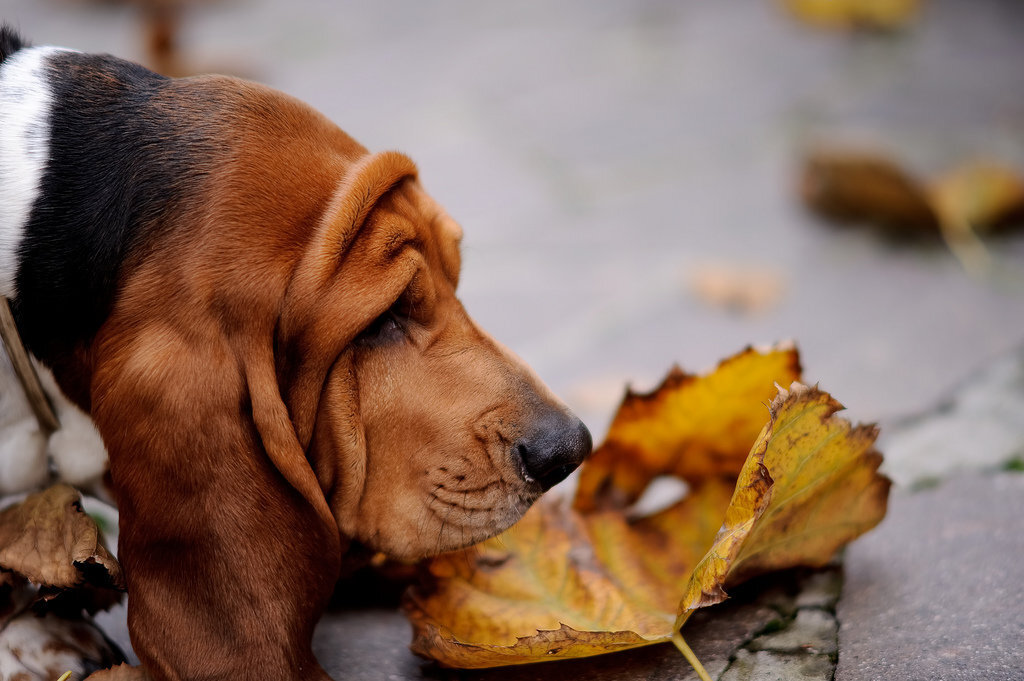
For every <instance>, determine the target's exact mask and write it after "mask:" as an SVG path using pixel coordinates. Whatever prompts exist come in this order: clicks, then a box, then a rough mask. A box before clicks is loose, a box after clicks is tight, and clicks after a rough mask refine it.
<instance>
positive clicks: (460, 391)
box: [62, 78, 564, 681]
mask: <svg viewBox="0 0 1024 681" xmlns="http://www.w3.org/2000/svg"><path fill="white" fill-rule="evenodd" d="M177 83H180V85H177V86H176V87H180V88H181V92H180V95H181V96H182V97H187V98H190V99H194V100H197V101H198V100H202V99H203V96H204V92H208V93H211V94H213V93H217V94H218V96H221V97H223V96H224V93H225V92H233V93H235V94H234V95H233V99H232V102H233V105H232V107H230V110H231V112H233V113H232V114H231V115H228V116H225V117H224V118H223V122H218V123H216V125H221V126H222V128H223V129H222V133H223V140H224V144H223V146H222V147H221V148H220V149H219V150H218V152H217V154H215V155H214V157H212V158H210V159H205V161H204V162H206V163H208V164H209V172H208V174H207V175H206V178H207V179H206V180H205V182H204V184H203V185H202V186H201V187H196V188H195V189H194V191H190V194H189V199H188V200H187V201H186V202H185V205H182V206H180V210H179V211H177V212H176V213H175V214H174V215H172V216H168V219H167V223H168V225H167V228H166V229H164V230H163V231H161V232H160V235H159V237H158V238H156V239H155V240H154V241H152V242H151V243H149V244H147V245H146V247H145V249H144V250H143V251H142V252H140V253H137V254H136V255H135V257H134V258H133V259H132V260H131V261H130V262H128V263H126V264H125V267H124V276H123V280H122V282H121V285H120V289H119V294H118V296H117V299H116V301H115V305H114V309H113V311H112V313H111V315H110V317H109V318H108V320H107V321H106V323H105V324H104V325H103V327H102V328H101V329H100V332H99V334H98V335H97V337H96V339H95V340H94V342H93V343H92V344H91V347H90V348H88V349H87V351H86V352H84V353H83V354H82V356H81V357H78V358H76V359H75V361H74V362H69V364H68V366H66V367H64V368H63V371H62V374H63V376H62V380H63V381H64V382H65V383H66V384H67V385H72V386H74V385H79V386H81V385H88V386H89V390H88V393H89V398H90V400H91V411H92V415H93V417H94V419H95V421H96V423H97V425H98V427H99V429H100V432H101V433H102V434H103V437H104V440H105V442H106V445H107V447H108V450H109V452H110V459H111V472H112V479H113V483H114V486H115V491H116V496H117V499H118V503H119V506H120V509H121V518H122V522H121V538H120V542H121V543H120V555H121V558H122V561H123V564H124V568H125V571H126V575H127V579H128V586H129V594H130V598H129V627H130V631H131V635H132V643H133V646H134V647H135V649H136V652H137V653H138V655H139V657H140V659H141V660H142V661H143V663H144V664H145V666H146V667H147V669H148V671H149V672H150V674H151V675H152V676H153V678H154V679H157V680H158V681H159V680H164V679H186V678H187V679H219V678H229V677H230V678H233V679H241V678H246V679H325V678H327V676H326V674H325V673H324V672H323V670H322V669H321V668H320V667H319V665H318V664H317V662H316V660H315V659H314V657H313V655H312V652H311V649H310V638H311V635H312V631H313V626H314V624H315V622H316V620H317V618H318V617H319V615H320V613H321V611H322V609H323V607H324V605H325V603H326V601H327V598H328V596H329V595H330V593H331V591H332V589H333V587H334V584H335V581H336V579H337V577H338V574H339V570H340V565H341V561H342V557H343V554H344V552H345V551H346V548H347V547H348V545H349V543H350V542H351V541H353V540H355V541H358V542H361V543H364V544H366V545H369V546H371V547H373V548H374V549H376V550H383V551H386V552H388V553H390V554H391V555H393V556H396V557H401V558H416V557H420V556H425V555H429V554H433V553H436V552H439V551H444V550H449V549H453V548H456V547H460V546H464V545H467V544H470V543H473V542H476V541H479V540H481V539H484V538H486V537H488V536H491V535H493V534H495V533H497V532H498V531H500V530H502V529H504V528H505V527H508V526H509V525H510V524H512V523H513V522H515V520H517V519H518V518H519V516H520V515H521V514H522V513H523V512H524V511H525V509H526V508H527V507H528V506H529V504H530V503H531V502H532V501H533V500H534V499H535V498H536V497H537V496H538V495H539V494H540V491H541V490H540V487H539V486H538V485H537V484H536V483H533V482H527V481H524V479H523V477H522V475H521V471H520V468H519V467H518V466H517V463H516V462H515V461H514V460H513V457H511V456H510V455H509V451H510V449H511V447H512V443H514V442H515V441H516V439H517V438H519V437H521V436H522V435H523V434H524V433H525V432H526V431H527V430H528V429H529V428H530V427H531V420H532V419H533V418H534V414H535V413H536V412H538V411H539V410H544V409H548V410H550V409H558V410H564V407H562V406H561V405H560V404H559V403H558V402H557V400H556V399H555V398H554V397H553V396H552V395H551V394H550V393H549V392H548V391H547V389H546V388H545V387H544V386H543V385H542V384H541V382H540V381H539V380H537V379H536V377H535V376H534V375H533V374H532V373H531V372H530V370H529V369H528V368H527V367H526V366H525V365H523V364H522V363H521V362H520V361H519V360H518V359H517V358H516V357H514V356H513V355H512V354H511V353H510V352H509V351H508V350H506V349H505V348H503V347H502V346H501V345H500V344H498V343H497V342H496V341H494V340H493V339H492V338H490V337H489V336H488V335H487V334H485V333H484V332H483V331H481V330H480V329H479V328H478V327H477V326H476V325H475V324H474V322H473V321H472V320H471V319H470V318H469V317H468V316H467V314H466V312H465V310H464V309H463V307H462V305H461V304H460V303H459V301H458V300H457V298H456V297H455V288H456V284H457V283H458V273H459V255H458V242H459V239H460V237H461V232H460V229H459V228H458V226H457V225H456V224H455V223H454V222H453V221H452V220H451V218H449V217H448V216H447V215H446V214H445V213H444V211H443V210H442V209H441V208H440V207H439V206H438V205H437V204H436V203H434V202H433V201H432V200H431V199H430V198H429V197H428V196H427V194H426V193H425V192H424V191H423V189H422V188H421V186H420V184H419V182H418V180H417V178H416V169H415V167H414V166H413V164H412V162H411V161H409V160H408V159H407V158H406V157H404V156H402V155H400V154H397V153H393V152H389V153H384V154H378V155H372V156H371V155H369V154H368V153H367V152H366V150H365V149H363V147H361V146H360V145H359V144H357V143H356V142H354V141H353V140H352V139H351V138H349V137H348V136H347V135H345V134H344V133H343V132H341V131H340V130H338V129H337V128H336V127H334V126H333V125H331V124H330V123H329V122H327V121H326V120H325V119H324V118H322V117H321V116H320V115H319V114H317V113H316V112H314V111H312V110H310V109H308V108H307V107H305V106H304V105H302V104H300V103H298V102H296V101H294V100H291V99H289V98H287V97H285V96H283V95H280V94H278V93H275V92H273V91H271V90H268V89H266V88H262V87H259V86H255V85H252V84H248V83H243V82H241V81H236V80H232V79H225V78H203V79H190V80H187V81H177ZM173 94H174V93H173V92H172V95H173ZM186 111H187V110H186ZM182 115H183V116H187V115H189V114H188V113H187V112H186V113H183V114H182ZM197 115H203V114H201V113H200V114H197ZM187 123H188V122H187V121H185V124H187ZM239 131H246V132H245V133H244V134H243V135H242V136H239ZM393 306H394V308H395V309H396V310H398V312H400V314H401V316H402V318H403V319H407V320H408V321H407V322H405V323H403V330H402V333H403V334H404V339H403V340H402V342H397V343H379V342H375V341H374V340H373V339H372V338H371V339H367V338H365V337H364V336H362V335H361V333H362V332H363V330H364V329H365V328H366V327H367V326H368V325H369V324H370V323H371V322H372V321H373V320H374V319H376V318H378V317H380V316H381V315H382V314H383V313H385V312H386V311H387V310H388V309H389V308H392V307H393ZM82 401H84V400H82Z"/></svg>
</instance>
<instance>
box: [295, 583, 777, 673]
mask: <svg viewBox="0 0 1024 681" xmlns="http://www.w3.org/2000/svg"><path fill="white" fill-rule="evenodd" d="M755 596H756V594H747V593H743V592H741V593H740V595H739V596H738V597H737V598H735V599H732V600H730V601H727V602H726V603H724V604H722V605H721V606H716V607H714V608H709V609H707V610H702V611H699V612H697V613H695V614H694V615H693V616H692V617H691V619H690V622H688V623H687V625H686V627H685V628H684V630H683V635H684V636H685V638H686V641H687V643H688V644H689V645H690V647H691V648H692V649H693V651H694V653H695V654H696V655H697V657H698V658H699V659H700V660H701V663H702V664H703V665H704V667H705V668H706V669H707V670H708V672H709V673H710V674H711V675H712V676H713V677H717V676H719V675H720V674H721V673H722V672H723V670H724V669H725V668H726V667H727V666H728V664H729V659H730V657H731V656H732V655H733V653H734V652H735V650H736V648H737V647H738V646H739V645H741V644H742V643H743V642H744V641H747V640H749V639H750V638H751V637H752V636H753V635H754V634H755V633H756V632H758V631H760V630H762V629H763V628H764V627H765V626H766V625H767V624H768V623H769V622H770V621H771V620H772V619H774V618H776V617H777V616H778V615H777V614H776V612H775V611H774V610H773V609H772V608H769V607H766V606H764V605H763V604H761V603H759V602H757V601H756V598H755ZM751 599H753V600H751ZM411 638H412V632H411V628H410V625H409V623H408V622H407V621H406V619H405V618H404V616H402V615H401V614H399V613H398V612H397V611H395V610H372V609H371V610H358V611H351V610H347V611H333V612H329V613H328V614H327V615H326V616H325V617H324V619H323V620H321V622H320V624H319V625H318V627H317V629H316V634H315V636H314V639H313V650H314V652H315V653H316V654H317V657H318V659H319V660H320V662H321V664H322V665H323V666H324V668H325V669H326V670H327V671H328V673H330V674H331V675H332V676H333V677H334V678H335V679H337V680H338V681H343V680H344V679H352V680H353V681H364V680H365V681H378V680H380V681H415V680H418V679H441V680H444V681H564V679H566V678H571V679H575V678H580V679H584V678H585V679H594V680H595V681H635V680H636V679H646V680H648V681H696V679H697V676H696V674H695V673H694V672H693V670H692V669H691V668H690V665H689V664H688V663H687V662H686V660H685V659H684V658H683V656H682V655H681V654H680V653H679V651H678V650H676V648H675V647H674V646H672V645H671V644H659V645H654V646H648V647H645V648H637V649H634V650H627V651H623V652H620V653H615V654H611V655H603V656H599V657H592V658H584V659H579V660H565V661H558V662H546V663H542V664H532V665H523V666H515V667H506V668H500V669H492V670H466V671H460V670H451V669H442V668H440V667H438V666H437V665H435V664H433V663H430V662H427V661H425V660H421V659H420V658H418V657H416V656H415V655H413V654H412V653H411V652H409V649H408V645H409V641H410V640H411Z"/></svg>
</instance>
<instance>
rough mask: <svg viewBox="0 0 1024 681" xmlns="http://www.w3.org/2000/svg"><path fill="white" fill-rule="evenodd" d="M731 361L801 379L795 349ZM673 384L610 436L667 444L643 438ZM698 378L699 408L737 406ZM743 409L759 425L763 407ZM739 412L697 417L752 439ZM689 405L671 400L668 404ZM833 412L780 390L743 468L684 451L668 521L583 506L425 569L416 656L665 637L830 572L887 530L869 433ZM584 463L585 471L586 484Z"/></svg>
mask: <svg viewBox="0 0 1024 681" xmlns="http://www.w3.org/2000/svg"><path fill="white" fill-rule="evenodd" d="M790 352H792V354H791V355H790V354H789V353H790ZM754 357H758V358H759V359H753V358H754ZM783 358H788V359H789V360H790V361H788V362H787V361H783ZM738 362H742V363H743V364H741V366H744V368H745V371H743V372H736V374H733V377H732V378H733V380H739V379H740V378H744V377H748V376H749V374H750V373H756V374H757V375H762V376H763V375H764V374H765V372H766V373H767V374H768V375H771V374H773V373H774V372H775V371H776V370H777V369H778V368H779V366H780V363H781V365H782V366H784V367H788V370H789V371H793V370H796V371H798V369H796V368H795V367H798V362H797V361H796V357H795V351H774V352H771V353H765V354H761V355H757V354H756V353H752V351H747V352H746V353H741V355H739V356H738V358H733V360H730V361H727V362H725V363H723V365H722V366H721V368H720V371H724V372H726V373H728V372H730V371H735V370H736V367H735V365H736V363H738ZM762 363H763V364H764V365H766V366H767V365H771V366H772V367H773V369H772V370H767V368H766V366H761V364H762ZM673 375H674V376H677V377H678V378H677V379H674V380H672V381H670V380H668V379H667V380H666V385H665V386H663V388H661V389H659V390H657V391H655V392H654V393H652V395H650V396H646V397H638V396H633V400H636V399H639V400H640V402H638V403H637V405H642V404H644V399H646V400H647V401H648V402H649V403H650V404H651V405H655V406H654V407H653V408H651V407H650V406H648V407H647V408H645V407H643V406H633V407H627V406H626V405H627V404H630V403H631V402H632V400H631V398H630V397H627V399H626V401H625V402H624V405H623V407H624V408H623V409H622V410H620V415H619V416H617V417H616V422H617V423H619V428H620V430H621V429H622V428H624V427H625V426H626V423H627V421H626V420H621V421H620V417H621V415H622V414H623V412H624V411H625V412H630V411H633V412H635V415H636V417H637V418H638V420H639V422H645V421H646V422H647V423H648V426H649V427H648V428H647V430H648V432H649V433H650V440H649V443H648V444H649V445H650V446H651V447H652V448H657V447H658V446H661V445H662V444H663V443H664V442H666V441H670V442H671V441H673V440H671V439H669V440H666V438H665V437H664V434H662V433H660V432H658V430H657V429H656V428H651V427H650V424H653V423H655V422H656V419H654V418H653V413H655V412H664V415H668V416H669V417H670V418H671V416H672V411H671V410H668V409H666V406H667V405H666V404H665V403H667V402H668V401H669V400H670V399H674V398H670V397H669V396H670V395H674V394H676V392H677V391H683V390H685V389H684V388H682V387H681V386H683V385H685V384H688V383H694V382H697V379H695V378H694V377H686V378H681V377H685V374H682V372H679V371H678V370H676V371H674V372H673V374H671V375H670V378H671V377H672V376H673ZM701 382H703V383H705V385H704V387H703V388H701V390H703V391H705V395H706V397H708V398H709V399H712V400H714V399H715V398H716V397H720V396H729V397H733V398H734V396H731V395H730V391H728V390H722V391H721V392H720V391H718V390H711V388H710V386H714V385H716V384H718V382H717V381H716V380H715V379H714V375H712V376H708V377H703V378H702V379H701ZM673 384H679V385H673ZM719 387H720V388H721V387H724V386H719ZM691 389H692V388H691ZM753 399H754V404H755V405H759V408H760V410H761V413H762V418H761V422H762V423H763V421H764V416H763V415H764V409H765V407H764V403H765V402H766V401H767V400H759V399H758V398H756V397H754V398H753ZM736 402H740V401H739V400H735V399H723V401H722V402H721V404H720V407H721V409H720V413H715V410H714V409H711V408H707V409H706V410H705V415H706V416H708V417H709V420H708V423H707V428H708V432H715V433H720V432H722V428H721V423H720V421H724V422H727V423H736V424H737V427H738V428H740V429H744V428H746V425H747V424H746V421H747V420H748V419H749V416H748V415H747V414H746V413H745V405H744V406H743V408H740V412H742V414H741V415H740V416H738V417H737V418H735V419H734V416H736V415H734V414H733V413H732V412H731V409H732V408H733V407H735V406H737V404H736ZM686 404H687V402H685V401H681V402H679V403H677V408H678V407H679V406H680V405H686ZM838 408H839V405H838V404H837V403H836V402H835V401H834V400H832V398H831V397H830V396H829V395H828V394H827V393H823V392H821V391H819V390H817V389H816V388H807V387H804V386H801V385H799V384H796V383H794V384H793V387H792V388H791V389H790V390H789V391H783V390H779V391H778V396H777V397H776V398H775V399H774V400H773V401H772V402H771V408H770V412H769V421H768V424H767V425H766V426H764V428H763V429H761V434H760V436H757V435H756V432H757V431H756V430H755V431H754V433H752V434H750V436H749V439H748V440H747V443H748V444H747V454H748V455H747V456H745V457H744V458H743V459H741V460H740V461H739V462H738V463H737V462H736V461H735V459H734V457H732V456H731V450H732V448H733V446H730V447H728V448H726V449H728V450H730V455H729V456H726V457H725V458H724V459H718V458H716V453H717V452H718V450H717V449H715V448H712V447H708V446H700V447H694V448H692V449H691V450H690V451H689V453H688V454H687V457H688V458H695V459H702V460H703V461H702V462H697V461H693V462H688V463H687V464H686V465H685V466H682V467H683V468H684V469H685V470H686V472H687V475H688V476H689V477H687V481H688V482H689V484H690V493H689V494H688V495H687V496H686V497H684V498H683V499H682V500H680V501H679V502H678V503H676V504H675V505H673V506H671V507H670V508H668V509H665V510H664V511H660V512H658V513H655V514H653V515H651V516H648V517H645V518H639V519H629V518H627V517H626V516H625V515H624V513H623V512H622V511H623V508H622V507H621V505H612V506H611V507H610V508H611V510H597V505H596V504H587V503H584V504H582V507H583V509H584V510H582V511H581V510H580V508H581V504H580V503H579V501H580V499H579V498H578V499H577V504H576V508H567V507H566V506H565V505H564V504H560V503H558V502H555V501H548V502H546V503H540V504H538V505H536V506H535V507H534V508H533V509H531V510H530V511H529V512H528V513H527V514H526V516H525V517H524V518H523V519H522V520H521V521H520V522H519V523H518V524H517V525H515V526H514V527H513V528H512V529H511V530H509V531H507V532H506V533H504V534H502V535H500V536H499V537H496V538H495V539H491V540H489V541H487V542H484V543H483V544H481V545H478V546H476V547H473V548H471V549H467V550H464V551H461V552H457V553H451V554H445V555H442V556H438V557H437V558H435V559H433V560H432V561H429V562H428V563H426V564H425V566H424V567H425V569H426V571H427V578H426V579H425V581H424V583H423V584H422V585H421V586H419V587H416V588H414V589H411V590H410V591H409V592H407V595H406V599H405V603H404V606H403V607H404V609H405V611H406V613H407V614H408V616H409V618H410V620H411V621H412V624H413V630H414V639H413V643H412V649H413V651H414V652H416V653H418V654H420V655H424V656H427V657H431V658H433V659H435V660H437V661H439V662H440V663H441V664H443V665H446V666H456V667H466V668H478V667H491V666H502V665H511V664H526V663H531V662H538V661H543V660H551V659H561V658H571V657H582V656H588V655H595V654H600V653H606V652H611V651H615V650H622V649H626V648H633V647H638V646H644V645H650V644H652V643H658V642H664V641H669V640H672V638H673V635H674V634H675V633H676V631H677V630H678V627H679V625H681V624H682V623H683V622H684V621H685V620H686V618H687V617H688V616H689V613H690V612H692V611H693V610H694V609H695V608H699V607H704V606H706V605H710V604H713V603H717V602H719V601H720V600H722V599H723V598H724V597H725V591H724V589H725V588H726V587H727V586H730V585H732V584H734V583H736V582H737V581H738V580H740V579H743V578H746V577H749V576H752V575H755V574H758V573H760V572H763V571H766V570H771V569H781V568H784V567H794V566H797V565H822V564H824V563H825V562H827V561H828V560H830V559H831V557H832V555H833V554H834V552H835V550H836V548H837V547H838V546H839V545H841V544H843V543H845V542H847V541H849V540H850V539H851V538H852V537H854V536H856V535H857V534H859V533H861V532H864V531H866V530H867V529H869V528H870V527H872V526H874V525H875V524H876V523H877V522H878V521H879V520H880V519H881V517H882V516H883V515H884V513H885V502H886V499H887V493H888V481H887V480H886V479H885V478H884V477H882V476H880V475H878V473H877V467H878V464H879V461H880V460H881V457H880V455H878V454H877V452H875V451H874V449H873V447H872V443H873V440H874V437H875V434H876V433H875V430H874V429H873V428H870V427H867V428H866V427H857V428H852V427H851V426H850V425H849V424H848V423H847V422H846V421H844V420H842V419H839V418H836V417H834V416H833V413H834V412H835V410H836V409H838ZM681 423H682V420H680V424H681ZM698 423H699V421H698ZM615 427H616V426H615V423H613V426H612V429H613V431H614V430H615ZM685 428H688V429H690V434H689V435H688V436H687V437H686V439H687V440H690V439H693V440H695V441H698V442H711V440H712V439H711V438H710V437H708V433H707V432H705V433H702V432H700V431H699V427H697V426H694V425H686V426H684V429H685ZM642 430H643V428H639V429H638V432H639V431H642ZM726 430H727V429H726ZM609 438H611V435H610V436H609ZM755 438H756V441H755ZM752 441H754V446H753V449H750V448H749V443H750V442H752ZM630 442H631V444H632V447H631V448H620V449H619V451H620V453H621V454H620V455H624V456H627V457H637V456H638V455H637V454H636V449H638V448H641V447H642V446H643V445H642V444H641V442H640V441H639V439H637V440H635V441H630ZM599 451H600V450H599ZM639 460H643V461H646V462H648V463H649V464H652V465H651V466H649V467H648V469H647V470H646V472H645V475H646V476H648V479H649V476H651V475H652V474H653V472H654V471H653V469H660V470H661V471H664V470H679V468H680V467H681V463H680V462H679V461H677V459H676V456H675V455H673V456H667V457H663V458H662V459H661V460H658V458H657V456H655V455H645V454H641V455H639ZM723 461H729V462H730V463H729V465H726V464H724V463H723ZM607 463H608V462H605V464H604V465H603V466H604V467H603V470H602V474H601V475H600V476H599V477H600V479H602V480H612V482H611V483H610V484H611V485H613V486H614V485H618V483H619V482H620V479H619V478H618V477H615V476H612V477H611V478H609V477H608V475H607V474H608V471H609V470H617V469H614V467H612V468H611V469H609V468H608V467H607ZM590 465H591V462H590V461H588V462H587V463H585V464H584V475H585V474H586V468H588V467H589V466H590ZM730 471H731V475H730ZM737 476H738V479H739V482H738V484H737ZM637 480H639V478H636V479H633V478H630V480H629V481H628V483H629V487H628V489H629V490H631V493H632V491H633V490H635V489H637V488H638V487H642V486H643V485H642V484H640V483H638V482H637ZM592 491H593V490H592ZM611 498H613V499H615V500H618V501H621V500H622V499H623V497H622V496H619V495H615V494H613V495H611ZM583 499H590V500H591V501H593V499H592V498H590V497H588V496H584V497H583ZM723 518H724V519H725V522H724V523H723ZM709 547H710V550H709Z"/></svg>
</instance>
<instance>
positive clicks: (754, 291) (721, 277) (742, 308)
mask: <svg viewBox="0 0 1024 681" xmlns="http://www.w3.org/2000/svg"><path fill="white" fill-rule="evenodd" d="M689 283H690V289H691V290H692V291H693V293H694V295H696V296H697V298H698V299H700V300H702V301H704V302H705V303H707V304H709V305H713V306H715V307H722V308H726V309H729V310H734V311H736V312H742V313H744V314H758V313H763V312H765V311H767V310H769V309H771V308H772V307H774V306H775V305H777V304H778V302H779V300H781V298H782V294H783V292H784V290H785V288H786V286H785V281H784V279H783V277H782V274H781V273H780V272H779V271H777V270H774V269H771V268H768V267H759V266H756V265H728V264H711V263H708V264H703V265H698V266H697V267H695V268H694V269H693V271H692V272H691V274H690V278H689Z"/></svg>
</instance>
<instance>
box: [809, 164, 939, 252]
mask: <svg viewBox="0 0 1024 681" xmlns="http://www.w3.org/2000/svg"><path fill="white" fill-rule="evenodd" d="M800 194H801V196H802V198H803V201H804V203H805V204H806V205H807V206H808V207H809V208H811V209H812V210H814V211H815V212H817V213H819V214H820V215H822V216H824V217H826V218H828V219H830V220H835V221H838V222H868V223H872V224H875V225H878V226H880V227H883V228H886V229H888V230H891V231H894V232H911V233H912V232H919V233H928V232H932V233H934V232H937V230H938V221H937V219H936V216H935V212H934V210H933V209H932V206H931V203H930V200H929V196H928V194H927V192H926V191H925V190H924V188H923V187H922V186H921V184H920V183H919V182H918V181H917V180H916V179H915V178H914V177H912V176H911V175H909V174H908V173H907V172H906V171H904V170H903V169H902V168H901V167H900V166H899V165H897V164H896V163H895V162H893V161H891V160H890V159H888V158H886V157H885V156H883V155H881V154H876V153H872V152H866V151H858V150H854V149H840V148H835V149H818V150H815V151H812V152H811V153H809V154H808V155H807V158H806V159H805V160H804V168H803V173H802V176H801V179H800Z"/></svg>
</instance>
